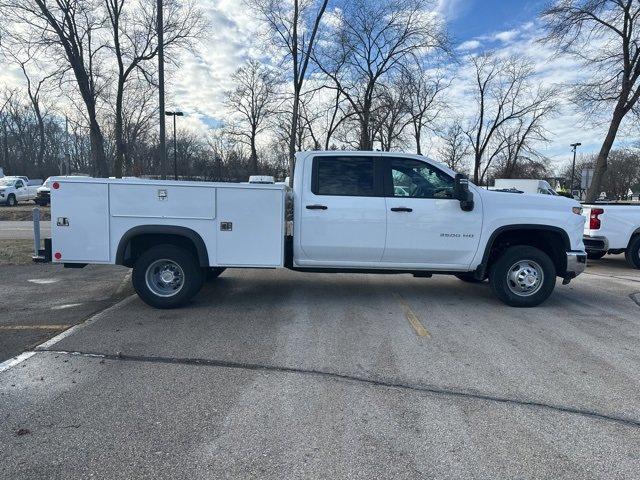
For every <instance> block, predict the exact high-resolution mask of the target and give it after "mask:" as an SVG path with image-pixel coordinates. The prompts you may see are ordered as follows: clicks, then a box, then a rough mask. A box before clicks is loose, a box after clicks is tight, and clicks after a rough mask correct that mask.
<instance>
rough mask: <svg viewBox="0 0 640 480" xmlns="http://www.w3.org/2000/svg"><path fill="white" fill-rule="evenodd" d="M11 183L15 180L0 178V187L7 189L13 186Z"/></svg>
mask: <svg viewBox="0 0 640 480" xmlns="http://www.w3.org/2000/svg"><path fill="white" fill-rule="evenodd" d="M13 182H15V180H13V179H12V178H0V187H9V186H11V185H13Z"/></svg>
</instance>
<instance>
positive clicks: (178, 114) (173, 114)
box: [164, 111, 184, 180]
mask: <svg viewBox="0 0 640 480" xmlns="http://www.w3.org/2000/svg"><path fill="white" fill-rule="evenodd" d="M164 114H165V115H166V116H168V117H173V179H174V180H177V179H178V154H177V151H178V150H177V148H176V145H177V144H176V117H182V116H183V115H184V113H182V112H169V111H166V112H164Z"/></svg>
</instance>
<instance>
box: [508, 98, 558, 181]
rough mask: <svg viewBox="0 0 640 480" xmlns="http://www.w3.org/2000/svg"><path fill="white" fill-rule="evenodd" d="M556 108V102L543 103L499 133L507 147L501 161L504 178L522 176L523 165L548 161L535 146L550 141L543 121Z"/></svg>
mask: <svg viewBox="0 0 640 480" xmlns="http://www.w3.org/2000/svg"><path fill="white" fill-rule="evenodd" d="M552 95H554V94H553V93H551V92H550V96H552ZM556 108H557V104H556V103H555V102H554V101H548V102H543V103H541V104H540V105H539V106H538V108H536V109H535V110H533V111H532V112H531V113H530V114H529V115H527V116H525V117H520V118H517V119H515V120H514V121H513V122H512V124H513V125H505V126H504V127H503V128H501V129H500V130H499V131H498V133H497V136H498V138H499V139H500V142H501V143H502V144H503V145H504V146H505V148H504V149H503V150H502V153H501V158H500V159H499V161H500V163H501V167H500V171H501V174H500V175H501V177H502V178H516V177H517V176H521V174H520V173H519V172H522V171H523V168H522V163H529V164H532V165H533V164H536V163H544V160H546V159H544V158H543V157H541V156H540V154H539V153H538V151H537V150H536V148H535V146H536V145H540V144H542V143H545V142H548V141H549V138H548V132H547V130H546V129H545V128H544V124H543V121H544V120H545V119H547V118H548V117H549V116H550V115H551V114H552V113H553V112H554V111H555V110H556Z"/></svg>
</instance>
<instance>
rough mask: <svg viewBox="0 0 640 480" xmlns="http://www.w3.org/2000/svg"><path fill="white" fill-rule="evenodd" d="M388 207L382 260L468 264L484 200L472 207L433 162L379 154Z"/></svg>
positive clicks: (442, 266)
mask: <svg viewBox="0 0 640 480" xmlns="http://www.w3.org/2000/svg"><path fill="white" fill-rule="evenodd" d="M383 162H384V172H385V173H384V189H385V197H386V208H387V235H386V248H385V251H384V255H383V259H382V261H383V262H384V263H389V264H394V265H397V266H398V267H402V266H406V267H409V266H413V267H415V268H427V269H437V270H447V269H452V270H458V269H464V268H466V267H467V266H468V265H469V264H470V263H471V261H472V259H473V257H474V255H475V253H476V249H477V248H478V243H479V240H480V232H481V229H482V205H481V203H480V202H476V204H475V208H474V209H473V210H472V211H471V212H465V211H463V210H462V209H461V208H460V202H459V201H458V200H457V199H455V198H453V196H454V195H453V194H454V179H453V177H451V176H450V175H449V174H448V173H446V172H444V171H442V170H440V169H439V168H438V167H437V166H435V165H432V164H431V163H428V162H425V161H422V160H417V159H413V158H403V157H383Z"/></svg>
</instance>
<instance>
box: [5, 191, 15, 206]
mask: <svg viewBox="0 0 640 480" xmlns="http://www.w3.org/2000/svg"><path fill="white" fill-rule="evenodd" d="M16 205H18V201H17V200H16V196H15V195H14V194H13V193H11V194H10V195H9V196H8V197H7V206H8V207H15V206H16Z"/></svg>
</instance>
